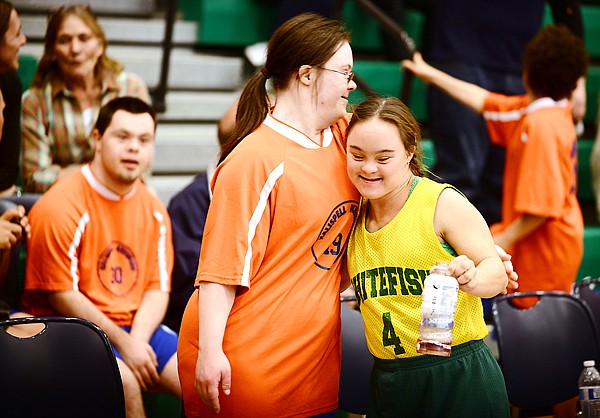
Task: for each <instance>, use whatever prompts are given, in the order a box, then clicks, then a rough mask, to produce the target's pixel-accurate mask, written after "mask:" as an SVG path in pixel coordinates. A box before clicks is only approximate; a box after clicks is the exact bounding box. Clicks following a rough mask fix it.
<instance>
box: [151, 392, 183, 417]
mask: <svg viewBox="0 0 600 418" xmlns="http://www.w3.org/2000/svg"><path fill="white" fill-rule="evenodd" d="M143 397H144V407H145V409H146V413H147V415H148V418H177V417H179V416H181V403H180V402H179V399H177V397H175V396H173V395H171V394H168V393H150V392H146V393H144V395H143Z"/></svg>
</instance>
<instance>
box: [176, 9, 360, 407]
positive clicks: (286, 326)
mask: <svg viewBox="0 0 600 418" xmlns="http://www.w3.org/2000/svg"><path fill="white" fill-rule="evenodd" d="M352 66H353V58H352V50H351V48H350V44H349V34H348V32H347V31H346V30H345V29H344V27H343V26H342V24H341V23H340V22H338V21H334V20H329V19H326V18H323V17H321V16H319V15H316V14H303V15H299V16H297V17H295V18H292V19H290V20H289V21H287V22H286V23H284V24H283V25H282V26H280V27H279V28H278V29H277V30H276V31H275V33H274V34H273V36H272V38H271V41H270V43H269V53H268V56H267V61H266V65H265V66H264V68H263V69H262V70H261V71H260V72H259V73H257V74H256V75H255V76H254V77H253V78H252V79H251V80H250V81H249V82H248V84H247V86H246V88H245V90H244V92H243V93H242V96H241V98H240V102H239V106H238V113H237V118H236V125H235V128H234V132H233V134H232V136H231V138H230V142H228V143H227V144H225V146H224V148H223V152H222V154H221V163H220V165H219V166H218V168H217V170H216V172H215V174H214V177H213V181H212V189H213V198H212V202H211V204H210V208H209V211H208V216H207V221H206V227H205V232H204V238H203V244H202V249H201V254H200V263H199V265H200V267H199V270H198V275H197V280H196V287H197V289H196V291H195V292H194V294H193V295H192V297H191V299H190V301H189V303H188V306H187V308H186V311H185V313H184V317H183V322H182V326H181V332H180V341H179V347H178V358H179V376H180V380H181V384H182V390H183V397H184V406H185V412H186V416H187V417H188V418H192V417H210V416H216V413H217V412H220V413H219V416H221V417H223V416H225V417H236V418H240V417H266V418H268V417H277V418H281V417H313V416H331V417H333V415H334V411H335V409H336V408H337V396H338V385H339V377H340V355H341V352H340V303H339V292H340V285H341V266H342V258H343V254H344V251H345V248H346V241H347V238H348V235H349V233H350V230H351V227H352V224H353V222H354V218H355V215H356V210H357V208H358V194H357V191H356V189H355V188H354V187H353V186H352V183H351V182H350V181H349V180H348V178H347V175H346V169H345V156H346V155H345V146H346V143H345V139H344V138H345V136H344V133H345V130H346V126H347V125H348V121H349V116H350V115H348V114H347V110H346V108H347V105H348V95H349V94H350V92H351V91H352V90H354V89H355V88H356V84H355V83H354V81H353V80H352V77H353V73H352ZM267 79H270V80H271V81H272V84H273V87H274V90H275V99H274V101H273V102H270V101H269V97H268V95H267V91H266V87H265V84H266V81H267Z"/></svg>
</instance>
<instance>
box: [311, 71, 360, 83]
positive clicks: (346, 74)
mask: <svg viewBox="0 0 600 418" xmlns="http://www.w3.org/2000/svg"><path fill="white" fill-rule="evenodd" d="M319 68H320V69H321V70H327V71H333V72H334V73H338V74H341V75H343V76H344V77H346V80H347V81H348V83H349V82H351V81H352V79H353V78H354V72H352V71H338V70H332V69H331V68H325V67H319Z"/></svg>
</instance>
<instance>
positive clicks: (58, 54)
mask: <svg viewBox="0 0 600 418" xmlns="http://www.w3.org/2000/svg"><path fill="white" fill-rule="evenodd" d="M103 52H104V46H103V45H102V43H101V41H100V39H99V38H98V37H97V36H95V35H94V33H93V31H92V29H91V28H90V27H89V26H87V25H86V24H85V23H84V22H83V20H81V19H80V18H79V17H77V16H75V15H68V16H67V17H65V19H64V20H63V22H62V24H61V25H60V28H59V30H58V33H57V36H56V42H55V44H54V55H53V59H54V60H56V63H57V64H58V68H59V69H60V72H61V74H62V75H63V76H64V77H65V78H84V77H90V76H92V77H93V75H94V68H95V67H96V63H97V62H98V59H99V58H100V57H101V56H102V54H103Z"/></svg>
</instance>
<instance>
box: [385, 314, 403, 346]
mask: <svg viewBox="0 0 600 418" xmlns="http://www.w3.org/2000/svg"><path fill="white" fill-rule="evenodd" d="M382 319H383V333H382V334H383V335H382V337H383V340H382V341H383V346H384V347H389V346H394V354H396V355H397V356H399V355H400V354H404V353H406V350H404V347H402V343H401V342H400V337H398V336H397V335H396V331H395V330H394V326H393V325H392V317H391V316H390V313H389V312H384V314H383V317H382Z"/></svg>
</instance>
